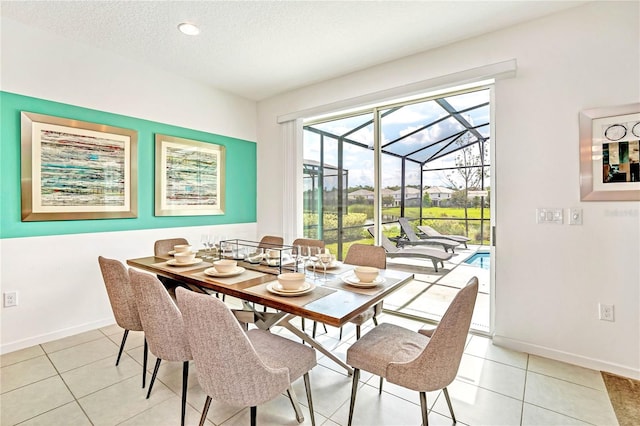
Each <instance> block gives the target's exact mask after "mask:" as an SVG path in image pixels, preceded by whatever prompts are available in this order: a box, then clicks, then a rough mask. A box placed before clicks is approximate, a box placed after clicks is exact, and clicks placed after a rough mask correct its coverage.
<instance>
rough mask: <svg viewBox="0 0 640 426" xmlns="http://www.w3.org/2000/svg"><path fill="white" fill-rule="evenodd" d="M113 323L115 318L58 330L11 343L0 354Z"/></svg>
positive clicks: (0, 349)
mask: <svg viewBox="0 0 640 426" xmlns="http://www.w3.org/2000/svg"><path fill="white" fill-rule="evenodd" d="M113 323H114V322H113V317H109V318H105V319H102V320H99V321H93V322H89V323H86V324H82V325H78V326H74V327H69V328H65V329H63V330H56V331H54V332H51V333H46V334H41V335H39V336H32V337H29V338H28V339H24V340H17V341H14V342H9V343H6V344H4V345H2V347H1V348H0V354H3V355H4V354H7V353H10V352H15V351H18V350H20V349H24V348H29V347H31V346H35V345H40V344H42V343H48V342H51V341H54V340H58V339H62V338H64V337H69V336H73V335H75V334H80V333H84V332H85V331H91V330H96V329H98V328H101V327H106V326H109V325H112V324H113Z"/></svg>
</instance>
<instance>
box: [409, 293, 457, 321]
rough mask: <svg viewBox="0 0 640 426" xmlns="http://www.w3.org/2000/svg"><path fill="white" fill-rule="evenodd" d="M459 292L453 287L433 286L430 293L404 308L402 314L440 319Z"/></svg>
mask: <svg viewBox="0 0 640 426" xmlns="http://www.w3.org/2000/svg"><path fill="white" fill-rule="evenodd" d="M458 291H459V290H458V289H457V288H453V287H446V286H441V285H433V286H431V287H430V288H429V290H428V291H426V292H424V293H423V294H421V295H420V296H419V297H418V298H417V299H415V300H414V301H413V302H411V303H410V304H409V305H408V306H406V307H404V308H403V309H402V311H401V312H404V313H407V314H410V315H415V316H420V317H425V318H428V319H440V318H442V315H444V313H445V311H446V310H447V308H448V307H449V305H450V304H451V301H452V300H453V298H454V297H455V295H456V294H457V293H458Z"/></svg>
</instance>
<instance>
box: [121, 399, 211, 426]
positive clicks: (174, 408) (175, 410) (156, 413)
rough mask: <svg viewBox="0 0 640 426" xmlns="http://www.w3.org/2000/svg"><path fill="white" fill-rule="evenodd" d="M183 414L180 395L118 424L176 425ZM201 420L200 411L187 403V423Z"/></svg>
mask: <svg viewBox="0 0 640 426" xmlns="http://www.w3.org/2000/svg"><path fill="white" fill-rule="evenodd" d="M199 409H202V407H199ZM181 415H182V399H181V397H179V396H174V397H173V398H170V399H168V400H166V401H164V402H163V403H162V404H156V405H154V406H153V407H150V408H149V409H147V410H145V411H143V412H141V413H140V414H137V415H135V416H133V417H132V418H130V419H128V420H125V421H124V422H122V423H119V425H118V426H150V425H153V426H176V425H179V424H180V418H181ZM199 422H200V411H198V410H196V409H194V408H193V407H192V406H191V405H189V404H188V403H187V407H186V415H185V422H184V423H185V425H186V426H190V425H197V424H198V423H199ZM205 425H208V426H212V425H213V423H211V421H209V420H207V421H206V422H205Z"/></svg>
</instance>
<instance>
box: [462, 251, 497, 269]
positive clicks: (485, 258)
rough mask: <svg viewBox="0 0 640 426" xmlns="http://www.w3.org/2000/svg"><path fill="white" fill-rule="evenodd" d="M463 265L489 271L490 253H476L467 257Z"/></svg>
mask: <svg viewBox="0 0 640 426" xmlns="http://www.w3.org/2000/svg"><path fill="white" fill-rule="evenodd" d="M464 263H466V264H468V265H471V266H476V267H478V268H482V269H490V268H491V253H489V252H484V253H482V252H481V253H476V254H474V255H473V256H471V257H469V258H468V259H467V260H465V261H464Z"/></svg>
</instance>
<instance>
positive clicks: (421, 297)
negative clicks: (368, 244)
mask: <svg viewBox="0 0 640 426" xmlns="http://www.w3.org/2000/svg"><path fill="white" fill-rule="evenodd" d="M488 251H489V247H487V246H479V245H469V248H464V247H460V248H456V252H455V253H454V255H453V257H452V258H451V259H450V260H448V261H446V262H444V268H442V267H440V268H438V272H434V270H433V267H431V262H425V261H424V260H415V259H388V261H387V267H388V268H390V269H399V270H404V271H410V272H413V273H414V274H415V278H414V280H413V281H412V282H411V283H409V284H407V285H406V286H404V287H403V288H402V289H400V290H399V291H397V292H396V293H394V294H392V295H391V296H390V297H388V298H386V299H385V300H384V310H385V312H387V313H389V314H394V315H400V316H404V317H408V318H412V319H422V320H425V321H427V322H433V323H437V322H439V321H440V319H441V318H442V315H443V314H444V312H445V311H446V309H447V307H448V306H449V304H450V303H451V300H453V297H454V296H455V294H456V293H457V291H458V289H459V288H461V287H462V286H464V285H465V284H466V283H467V281H468V280H469V278H471V277H472V276H474V275H475V276H477V277H478V280H479V281H480V288H479V292H478V298H477V300H476V306H475V310H474V314H473V318H472V321H471V329H472V331H474V332H476V333H479V334H488V333H489V331H490V270H489V269H484V268H481V267H479V266H475V265H470V264H466V263H464V262H465V260H467V259H468V258H469V257H471V256H472V255H474V254H475V253H482V252H485V253H487V252H488Z"/></svg>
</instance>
